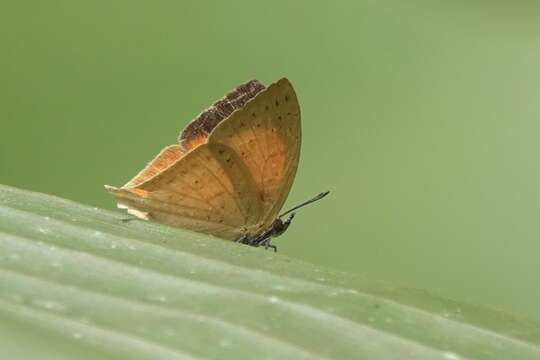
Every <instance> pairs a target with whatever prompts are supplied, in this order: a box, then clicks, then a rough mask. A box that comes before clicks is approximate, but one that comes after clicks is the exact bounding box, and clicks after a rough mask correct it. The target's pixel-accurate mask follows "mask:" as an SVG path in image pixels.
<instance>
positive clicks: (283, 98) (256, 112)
mask: <svg viewBox="0 0 540 360" xmlns="http://www.w3.org/2000/svg"><path fill="white" fill-rule="evenodd" d="M208 141H209V143H220V144H225V145H227V146H228V147H230V148H231V149H233V150H234V151H235V152H236V154H238V155H239V156H240V158H241V159H242V160H243V162H244V163H245V164H246V167H247V168H248V170H249V173H250V175H251V177H252V178H253V181H254V182H255V184H256V186H257V189H258V191H257V197H258V199H257V201H259V202H260V203H261V206H262V209H263V212H262V217H261V218H260V219H259V220H258V224H259V225H260V226H261V227H266V226H268V225H269V224H270V223H272V221H273V220H274V219H275V217H276V216H277V214H278V213H279V211H280V209H281V207H282V206H283V203H284V202H285V200H286V198H287V195H288V193H289V190H290V188H291V186H292V183H293V181H294V177H295V174H296V169H297V167H298V161H299V156H300V143H301V128H300V107H299V105H298V100H297V98H296V94H295V92H294V89H293V88H292V86H291V84H290V83H289V81H288V80H287V79H281V80H279V81H278V82H276V83H274V84H271V85H270V86H269V87H268V88H266V89H265V90H263V91H261V92H259V93H258V94H257V95H256V97H255V98H254V99H252V100H251V101H249V102H248V103H247V104H246V105H245V106H244V107H243V108H242V109H240V110H237V111H236V112H234V113H233V114H232V115H231V116H230V117H229V118H227V119H226V120H224V121H222V122H221V123H220V124H219V125H218V126H217V127H216V128H215V129H214V130H213V131H212V133H211V134H210V138H209V140H208Z"/></svg>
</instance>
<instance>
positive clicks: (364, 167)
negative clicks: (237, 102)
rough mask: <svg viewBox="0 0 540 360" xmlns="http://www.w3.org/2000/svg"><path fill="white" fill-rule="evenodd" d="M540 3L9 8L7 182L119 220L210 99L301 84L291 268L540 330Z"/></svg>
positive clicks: (30, 4) (288, 244)
mask: <svg viewBox="0 0 540 360" xmlns="http://www.w3.org/2000/svg"><path fill="white" fill-rule="evenodd" d="M538 10H539V8H538V7H537V6H535V5H531V4H529V3H528V2H524V1H517V2H511V1H507V2H483V1H471V2H465V1H451V0H448V1H427V0H426V1H420V0H415V1H409V2H403V1H398V0H395V1H394V0H390V1H381V2H377V1H369V0H361V1H355V0H350V1H337V2H314V1H308V0H298V1H286V0H274V1H265V2H258V1H232V2H231V1H227V2H225V1H213V2H204V1H165V0H160V1H134V0H129V1H128V0H108V1H102V0H96V1H81V0H69V1H68V0H61V1H60V0H59V1H52V0H51V1H38V0H33V1H15V0H4V1H2V3H1V5H0V54H1V56H0V80H1V86H0V92H1V95H0V119H1V120H0V121H1V141H0V183H5V184H9V185H14V186H17V187H21V188H25V189H31V190H37V191H41V192H46V193H52V194H56V195H59V196H62V197H67V198H70V199H73V200H77V201H80V202H83V203H87V204H92V205H95V206H100V207H107V208H111V209H112V208H114V203H113V201H112V199H111V198H110V197H109V195H108V194H107V193H105V191H104V190H103V186H102V185H103V184H112V185H122V184H124V183H125V182H126V181H127V180H128V179H129V178H130V177H131V176H133V175H134V174H135V173H136V172H137V171H138V170H140V169H141V168H142V166H143V165H144V164H145V163H146V162H147V161H148V160H150V159H151V158H152V157H153V156H154V155H155V154H157V152H158V151H159V150H160V149H161V148H162V147H164V146H165V145H168V144H172V143H174V142H175V139H176V136H177V134H178V132H179V131H180V129H181V128H182V127H183V126H184V125H185V124H186V123H187V122H188V121H189V120H190V119H191V118H193V117H194V116H195V115H197V114H198V113H199V112H200V111H201V110H202V109H204V108H205V107H206V106H208V105H209V104H210V103H211V102H212V101H213V100H215V99H216V98H219V97H221V96H222V94H223V93H224V92H225V91H227V90H229V89H230V88H232V87H234V86H235V85H236V84H238V83H240V82H242V81H245V80H247V79H250V78H258V79H260V80H262V81H263V82H266V83H267V82H271V81H273V80H275V79H277V78H279V77H281V76H287V77H288V78H289V79H290V80H291V81H292V82H293V84H294V86H295V88H296V90H297V93H298V96H299V99H300V102H301V106H302V111H303V151H302V160H301V165H300V169H299V172H298V175H297V179H296V182H295V185H294V188H293V191H292V193H291V195H290V197H289V201H288V204H289V205H290V204H295V203H297V202H298V201H301V200H303V199H305V198H307V197H309V196H311V195H313V194H315V193H318V192H320V191H322V190H326V189H329V190H332V194H331V196H330V197H328V198H326V199H325V200H324V201H322V202H321V203H320V204H318V205H316V206H313V207H311V208H307V209H305V210H303V211H302V212H301V214H298V215H299V216H298V217H297V218H296V219H295V223H294V226H293V227H291V229H290V230H289V232H288V233H287V234H286V235H285V236H284V237H282V238H280V239H278V242H277V243H278V245H279V247H280V251H281V252H282V253H283V254H287V255H291V256H295V257H298V258H301V259H305V260H308V261H310V262H313V263H316V264H320V265H323V266H329V267H332V268H338V269H343V270H348V271H353V272H357V273H359V274H363V275H365V276H367V277H369V278H373V279H380V280H385V281H389V282H392V283H396V284H402V285H407V286H412V287H419V288H425V289H428V290H430V291H432V292H435V293H438V294H442V295H444V296H448V297H452V298H457V299H462V300H465V301H470V302H474V303H478V304H487V305H491V306H495V307H498V308H502V309H506V310H508V311H512V312H515V313H518V314H522V315H526V316H530V317H532V318H536V319H540V308H539V307H538V304H539V303H540V282H539V281H538V273H539V270H540V265H539V261H538V257H539V254H540V240H539V235H540V226H539V221H538V220H539V210H540V165H539V163H538V153H539V151H540V143H539V141H538V138H539V132H540V123H539V120H540V102H539V101H538V98H539V95H540V68H539V60H540V45H539V44H540V41H539V40H540V39H539V36H538V35H539V33H540V32H539V27H538V19H539V17H538V15H540V14H539V13H538Z"/></svg>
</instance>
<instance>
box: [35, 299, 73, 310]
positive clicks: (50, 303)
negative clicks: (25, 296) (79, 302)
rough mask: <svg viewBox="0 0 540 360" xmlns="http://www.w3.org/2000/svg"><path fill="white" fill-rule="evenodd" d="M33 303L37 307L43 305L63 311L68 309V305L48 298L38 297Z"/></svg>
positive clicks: (45, 307) (49, 308)
mask: <svg viewBox="0 0 540 360" xmlns="http://www.w3.org/2000/svg"><path fill="white" fill-rule="evenodd" d="M32 304H33V305H34V306H37V307H41V308H44V309H47V310H51V311H57V312H62V311H65V310H66V307H65V306H64V305H63V304H60V303H59V302H56V301H52V300H46V299H37V300H34V301H32Z"/></svg>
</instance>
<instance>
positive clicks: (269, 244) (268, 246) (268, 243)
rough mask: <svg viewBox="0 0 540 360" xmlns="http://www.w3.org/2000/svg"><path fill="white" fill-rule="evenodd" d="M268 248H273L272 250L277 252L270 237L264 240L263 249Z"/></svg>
mask: <svg viewBox="0 0 540 360" xmlns="http://www.w3.org/2000/svg"><path fill="white" fill-rule="evenodd" d="M268 248H271V249H274V252H277V246H276V245H274V244H272V238H268V239H267V240H266V241H265V242H264V249H265V250H268Z"/></svg>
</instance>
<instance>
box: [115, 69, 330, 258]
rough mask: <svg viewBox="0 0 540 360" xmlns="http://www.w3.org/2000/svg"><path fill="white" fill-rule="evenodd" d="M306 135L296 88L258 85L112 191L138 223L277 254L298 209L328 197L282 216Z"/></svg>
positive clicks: (241, 90)
mask: <svg viewBox="0 0 540 360" xmlns="http://www.w3.org/2000/svg"><path fill="white" fill-rule="evenodd" d="M300 136H301V128H300V107H299V104H298V100H297V98H296V94H295V92H294V89H293V88H292V85H291V83H290V82H289V81H288V80H287V79H281V80H279V81H277V82H275V83H273V84H271V85H270V86H268V87H267V88H265V87H264V86H263V85H262V84H261V83H260V82H259V81H257V80H251V81H249V82H247V83H245V84H242V85H240V86H238V87H237V88H236V89H234V90H232V91H231V92H229V93H227V94H226V95H225V97H223V98H222V99H220V100H218V101H217V102H215V103H214V104H213V105H212V106H211V107H209V108H208V109H207V110H205V111H204V112H202V113H201V114H200V115H199V116H198V117H197V118H195V119H194V120H193V121H192V122H191V123H189V124H188V125H187V126H186V128H185V129H184V130H183V131H182V133H181V134H180V136H179V142H180V144H179V145H170V146H168V147H166V148H165V149H163V150H162V151H161V152H160V153H159V154H158V155H157V156H156V158H155V159H154V160H152V161H151V162H150V163H149V164H148V165H147V166H146V167H145V168H144V169H143V170H142V171H141V172H140V173H139V174H137V175H136V176H135V177H134V178H133V179H131V180H130V181H129V182H128V183H127V184H126V185H124V186H122V187H121V188H116V187H112V186H107V185H106V186H105V188H106V189H107V190H108V191H109V192H110V193H111V194H112V195H113V196H114V197H115V198H116V200H117V202H118V207H119V208H123V209H127V211H128V212H129V213H130V214H132V215H135V216H137V217H138V218H142V219H146V220H152V221H155V222H159V223H163V224H167V225H172V226H176V227H181V228H187V229H190V230H194V231H198V232H203V233H207V234H212V235H215V236H218V237H220V238H224V239H228V240H235V241H238V242H241V243H244V244H248V245H252V246H261V245H262V246H265V247H266V248H268V247H271V248H273V249H274V250H276V247H275V246H274V245H272V244H271V243H270V240H271V238H272V237H276V236H279V235H281V234H282V233H283V232H284V231H285V230H286V229H287V227H288V226H289V225H290V223H291V221H292V219H293V217H294V213H291V212H292V211H293V210H296V209H298V208H300V207H302V206H304V205H307V204H309V203H311V202H313V201H316V200H318V199H320V198H322V197H324V196H326V195H327V194H328V192H324V193H321V194H319V195H317V196H315V197H314V198H312V199H310V200H308V201H306V202H304V203H302V204H300V205H298V206H295V207H294V208H292V209H291V210H289V211H287V212H285V213H283V214H281V215H278V214H279V211H280V210H281V207H282V206H283V203H284V202H285V200H286V199H287V195H288V194H289V190H290V189H291V186H292V183H293V181H294V177H295V174H296V169H297V167H298V160H299V157H300V141H301V139H300ZM289 213H291V215H289V217H288V218H287V219H285V220H282V217H284V216H285V215H287V214H289Z"/></svg>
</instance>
